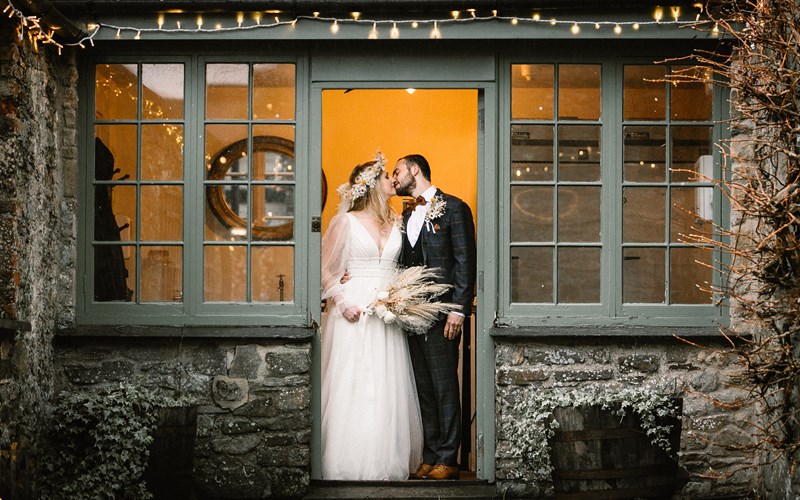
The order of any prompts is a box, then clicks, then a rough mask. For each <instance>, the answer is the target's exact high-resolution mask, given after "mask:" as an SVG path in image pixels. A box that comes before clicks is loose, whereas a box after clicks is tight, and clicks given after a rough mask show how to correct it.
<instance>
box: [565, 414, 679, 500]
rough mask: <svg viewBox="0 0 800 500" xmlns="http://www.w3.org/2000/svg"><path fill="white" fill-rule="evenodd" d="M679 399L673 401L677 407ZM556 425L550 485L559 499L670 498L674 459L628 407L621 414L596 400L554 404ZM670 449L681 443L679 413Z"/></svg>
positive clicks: (674, 478)
mask: <svg viewBox="0 0 800 500" xmlns="http://www.w3.org/2000/svg"><path fill="white" fill-rule="evenodd" d="M680 403H681V402H680V400H677V401H676V404H677V405H678V408H680ZM553 413H554V415H555V418H556V420H557V421H558V423H559V426H560V428H559V429H558V430H556V432H555V436H554V437H553V439H552V441H551V454H550V459H551V461H552V464H553V467H554V471H553V487H554V492H555V496H556V498H558V499H569V500H583V499H603V500H610V499H620V498H670V497H671V496H672V494H673V493H674V492H675V490H676V488H677V486H678V462H677V460H676V458H673V457H671V456H670V455H668V454H667V453H666V452H664V450H662V449H661V448H659V447H657V446H654V445H653V444H652V443H651V442H650V438H649V437H648V436H647V435H646V434H645V432H644V431H643V430H642V428H641V426H640V424H639V418H638V417H637V416H636V415H634V414H632V413H631V412H628V413H626V415H625V416H624V417H620V416H619V415H616V414H614V413H612V411H610V410H603V409H602V408H601V407H599V406H577V407H566V408H557V409H556V410H555V411H554V412H553ZM660 423H662V424H666V423H670V424H672V432H671V434H670V444H671V449H672V450H673V453H674V452H677V450H678V449H679V448H680V435H681V426H680V420H679V419H678V418H674V417H672V418H670V419H669V420H666V419H664V420H663V421H662V422H660Z"/></svg>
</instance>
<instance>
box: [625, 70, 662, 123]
mask: <svg viewBox="0 0 800 500" xmlns="http://www.w3.org/2000/svg"><path fill="white" fill-rule="evenodd" d="M665 75H666V72H665V68H664V66H654V65H647V66H636V65H631V66H625V84H624V85H625V96H624V104H623V108H624V111H623V115H624V119H625V120H664V119H665V118H666V115H667V111H666V109H667V108H666V103H667V92H666V83H665V81H664V78H665Z"/></svg>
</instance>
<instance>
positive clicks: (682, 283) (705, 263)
mask: <svg viewBox="0 0 800 500" xmlns="http://www.w3.org/2000/svg"><path fill="white" fill-rule="evenodd" d="M713 255H714V254H713V252H712V251H711V249H710V248H673V249H672V250H671V251H670V261H669V268H670V269H669V276H670V280H669V289H670V293H669V301H670V303H672V304H709V303H711V293H710V292H709V290H710V289H711V280H712V275H713V270H712V268H711V259H712V256H713Z"/></svg>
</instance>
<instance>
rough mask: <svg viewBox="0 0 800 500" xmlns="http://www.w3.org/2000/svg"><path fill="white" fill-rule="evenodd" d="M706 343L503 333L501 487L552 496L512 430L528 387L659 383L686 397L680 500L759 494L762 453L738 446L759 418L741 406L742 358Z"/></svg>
mask: <svg viewBox="0 0 800 500" xmlns="http://www.w3.org/2000/svg"><path fill="white" fill-rule="evenodd" d="M700 343H702V344H704V345H705V347H703V348H701V347H695V346H691V345H689V344H686V343H684V342H682V341H679V340H677V339H672V338H666V339H661V340H658V339H656V340H649V339H641V338H639V339H635V338H626V337H616V338H603V339H600V338H598V339H596V340H586V338H585V337H583V338H575V339H566V340H565V339H563V338H562V339H556V340H538V339H535V338H531V339H519V340H517V339H511V338H508V337H506V338H498V339H497V344H496V345H497V349H496V358H495V360H496V370H497V371H496V390H497V399H496V409H497V415H496V422H497V456H496V459H497V471H496V472H497V484H498V491H499V492H505V493H506V494H508V495H509V496H524V497H529V498H530V497H536V496H540V495H545V494H549V493H552V485H550V484H536V482H535V481H531V480H529V479H526V468H525V466H524V464H523V461H522V459H521V458H520V456H519V454H518V453H517V452H515V451H514V449H513V446H511V444H510V442H509V440H508V433H507V431H506V430H505V429H504V425H503V422H504V421H508V419H511V418H518V416H517V414H515V408H514V403H513V402H514V401H515V400H516V399H517V398H519V397H522V395H523V394H524V392H523V391H525V390H527V389H529V388H530V387H533V388H535V389H536V390H545V391H546V390H548V389H552V388H556V387H561V388H577V389H580V388H583V387H588V386H604V387H609V386H611V387H613V384H616V383H618V384H619V385H620V386H631V385H633V386H640V385H645V384H646V385H651V386H656V387H659V388H663V390H664V391H665V392H668V393H673V392H674V393H677V394H679V395H680V397H682V398H683V419H682V432H681V449H680V454H679V457H680V458H679V464H680V467H681V468H682V469H683V470H684V471H685V476H686V483H685V485H684V486H683V487H682V489H681V490H680V491H679V492H678V494H676V496H675V498H698V497H710V496H725V495H747V494H749V493H751V492H752V491H753V488H754V486H755V484H756V481H757V477H756V476H757V474H756V470H754V469H753V467H752V466H753V465H754V457H753V456H752V454H750V453H747V452H736V451H733V450H732V449H731V447H735V446H736V445H738V444H741V443H743V442H749V441H750V439H751V433H752V432H751V428H750V427H749V425H750V423H752V422H754V412H753V411H752V410H751V409H748V408H737V405H736V402H737V398H740V397H741V396H742V393H741V392H739V391H738V390H737V389H736V388H735V387H732V386H731V385H730V384H731V382H732V381H734V380H735V377H736V375H737V370H738V366H737V364H736V357H735V355H734V354H732V353H731V352H730V350H729V347H727V346H726V345H725V344H723V343H720V342H719V341H718V340H716V339H712V340H703V341H700ZM714 400H716V402H715V401H714ZM726 403H730V404H729V405H728V404H726ZM527 477H529V476H527Z"/></svg>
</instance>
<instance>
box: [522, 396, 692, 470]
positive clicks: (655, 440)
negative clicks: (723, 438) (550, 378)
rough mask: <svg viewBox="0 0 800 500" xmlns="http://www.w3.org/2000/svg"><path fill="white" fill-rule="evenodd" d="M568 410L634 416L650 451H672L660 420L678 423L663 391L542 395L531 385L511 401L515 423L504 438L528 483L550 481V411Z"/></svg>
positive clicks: (671, 401) (553, 430)
mask: <svg viewBox="0 0 800 500" xmlns="http://www.w3.org/2000/svg"><path fill="white" fill-rule="evenodd" d="M571 406H576V407H577V406H599V407H601V408H603V409H604V410H608V411H610V412H612V413H614V414H616V415H619V416H620V417H623V416H625V415H626V414H627V413H629V412H631V413H633V414H635V415H636V416H637V417H639V420H640V423H641V426H642V430H643V431H644V432H645V434H646V435H647V436H648V437H649V438H650V442H651V443H652V444H653V445H654V446H657V447H659V448H661V449H663V450H664V451H665V452H667V453H670V454H675V453H676V452H677V450H673V449H671V445H670V439H669V438H670V433H671V432H672V426H671V425H670V424H669V423H665V419H666V418H667V417H673V420H674V419H675V418H680V414H679V412H680V409H679V407H678V406H677V405H676V400H675V398H674V397H672V396H671V395H668V394H665V393H664V392H663V391H660V390H657V389H655V388H653V387H649V386H642V387H624V388H619V387H607V388H603V389H600V388H585V387H582V388H580V389H571V390H567V389H559V388H556V389H552V390H542V389H541V388H538V387H532V386H531V387H529V388H528V389H527V390H526V391H524V392H523V395H522V397H520V398H519V400H518V401H515V403H514V412H515V418H513V419H511V421H510V422H508V425H507V431H506V437H507V439H508V440H509V441H510V442H511V444H512V446H513V448H514V450H515V451H516V452H517V453H518V454H519V455H520V456H521V457H522V459H523V461H524V462H525V464H526V466H527V467H528V470H529V472H530V476H531V479H534V480H537V481H546V480H549V479H550V476H551V473H552V472H553V466H552V464H551V463H550V451H551V449H550V440H551V439H552V438H553V436H555V433H556V430H557V429H558V428H559V423H558V421H557V420H556V418H555V416H554V410H555V409H556V408H559V407H561V408H566V407H571Z"/></svg>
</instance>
